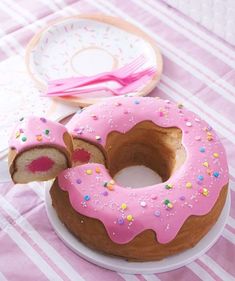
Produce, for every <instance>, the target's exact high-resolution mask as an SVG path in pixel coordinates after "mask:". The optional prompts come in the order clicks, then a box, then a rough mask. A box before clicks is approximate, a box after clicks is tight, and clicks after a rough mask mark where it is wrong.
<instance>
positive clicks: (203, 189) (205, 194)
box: [199, 187, 209, 196]
mask: <svg viewBox="0 0 235 281" xmlns="http://www.w3.org/2000/svg"><path fill="white" fill-rule="evenodd" d="M199 192H200V193H201V194H202V195H204V196H208V194H209V191H208V189H207V188H205V187H203V188H200V189H199Z"/></svg>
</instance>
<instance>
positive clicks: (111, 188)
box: [107, 183, 114, 191]
mask: <svg viewBox="0 0 235 281" xmlns="http://www.w3.org/2000/svg"><path fill="white" fill-rule="evenodd" d="M107 187H108V190H110V191H112V190H114V186H113V185H112V184H110V183H108V184H107Z"/></svg>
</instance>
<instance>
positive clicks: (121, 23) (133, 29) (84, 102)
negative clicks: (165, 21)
mask: <svg viewBox="0 0 235 281" xmlns="http://www.w3.org/2000/svg"><path fill="white" fill-rule="evenodd" d="M71 19H74V20H76V19H88V20H95V21H99V22H103V23H106V24H110V25H113V26H115V27H118V28H120V29H123V30H125V31H127V32H129V33H132V34H134V35H137V36H139V37H141V38H142V39H144V40H145V41H147V42H148V43H149V44H150V46H151V48H152V49H153V51H154V52H155V56H156V63H157V66H158V71H157V73H156V74H155V75H154V76H153V77H152V79H151V80H150V81H149V82H148V83H147V84H146V86H145V87H144V88H143V89H142V90H141V91H140V92H138V94H137V95H136V96H146V95H147V94H149V93H150V92H151V91H152V90H153V89H154V88H155V87H156V85H157V84H158V82H159V80H160V77H161V75H162V71H163V59H162V54H161V52H160V49H159V47H158V46H157V43H156V42H155V40H154V39H153V38H152V37H151V36H149V35H148V34H147V33H145V32H144V31H143V30H141V29H140V28H139V27H137V26H135V25H134V24H132V23H130V22H128V21H126V20H124V19H122V18H119V17H113V16H109V15H106V14H101V13H87V14H79V15H73V16H69V17H62V18H59V19H56V20H53V21H51V22H49V24H47V25H46V26H45V27H44V28H42V29H41V30H39V31H38V32H37V33H36V34H35V35H34V36H33V37H32V38H31V40H30V41H29V43H28V45H27V46H26V51H25V64H26V69H27V72H28V74H29V75H30V77H31V79H32V80H33V81H34V83H35V84H36V86H37V87H38V88H39V89H40V90H41V91H44V90H45V89H46V87H45V84H44V83H42V82H41V81H40V80H39V79H37V77H36V75H34V74H33V71H32V70H31V66H30V58H31V57H30V55H31V52H32V50H33V49H34V48H35V47H36V46H37V44H38V43H39V41H40V39H41V37H42V36H43V34H44V32H45V31H47V30H49V29H50V28H51V27H52V26H53V25H57V24H60V23H63V22H65V21H67V20H71ZM55 99H56V100H59V101H62V102H65V103H69V104H73V105H78V106H81V107H85V106H89V105H91V104H94V103H97V102H102V101H103V100H105V99H106V98H79V99H78V98H63V97H57V98H55Z"/></svg>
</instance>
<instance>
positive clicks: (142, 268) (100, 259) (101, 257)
mask: <svg viewBox="0 0 235 281" xmlns="http://www.w3.org/2000/svg"><path fill="white" fill-rule="evenodd" d="M52 183H53V181H49V182H46V183H45V205H46V212H47V216H48V220H49V222H50V224H51V226H52V228H53V230H54V231H55V233H56V235H57V236H58V237H59V239H60V240H61V241H62V243H64V244H65V246H66V247H68V248H69V249H70V250H71V251H73V252H74V253H75V254H76V255H78V256H79V257H81V258H84V259H85V260H87V261H88V262H91V263H93V264H95V265H98V266H100V267H102V268H105V269H108V270H113V271H116V272H121V273H126V274H155V273H163V272H168V271H171V270H175V269H178V268H181V267H183V266H185V265H187V264H189V263H190V262H192V261H194V260H196V259H197V258H199V257H200V256H202V255H203V254H205V253H206V252H207V251H208V250H209V249H210V248H211V247H212V246H213V245H214V244H215V243H216V242H217V240H218V239H219V238H220V236H221V234H222V231H223V230H224V227H225V225H226V222H227V219H228V216H229V213H230V208H231V194H230V188H229V187H228V192H227V197H226V201H225V202H226V204H225V205H224V207H223V210H222V212H221V214H220V216H219V219H218V220H217V222H216V223H215V225H213V227H212V228H211V229H210V231H209V232H208V233H207V234H206V235H205V236H204V237H203V238H202V239H201V240H200V241H199V242H198V244H197V245H195V246H194V247H193V248H191V249H188V250H186V251H184V252H182V253H180V254H178V255H175V256H176V257H177V256H178V257H179V256H180V255H183V254H184V253H185V252H192V254H193V252H194V251H195V249H197V247H198V245H200V242H201V241H203V240H204V244H205V246H204V247H203V248H200V247H199V250H198V251H197V252H196V254H195V253H194V254H193V255H191V256H189V257H188V258H187V259H186V260H184V261H182V260H179V261H176V262H175V263H173V265H171V266H169V265H167V262H168V261H169V259H170V258H171V257H169V258H165V259H163V260H161V261H150V262H149V261H148V262H133V261H129V262H128V261H126V260H124V259H121V258H118V257H115V256H108V255H105V254H102V253H100V252H97V251H95V250H93V249H90V248H89V247H87V246H86V245H84V244H83V243H82V242H80V241H79V240H78V239H77V238H76V237H75V236H74V235H73V234H72V233H71V232H69V230H68V229H67V228H66V226H65V225H64V224H62V222H61V221H60V219H59V217H58V216H57V213H56V211H55V209H54V208H53V206H52V204H51V196H50V188H51V186H52ZM53 217H55V219H56V221H53ZM218 224H219V225H218ZM55 225H56V226H55ZM215 227H217V228H219V229H218V230H217V231H214V232H216V233H215V234H214V236H213V237H212V238H213V239H212V241H210V239H211V237H210V235H211V233H212V231H213V229H215ZM59 228H62V229H63V232H64V234H66V236H67V235H68V236H69V238H70V239H71V238H72V241H75V243H76V244H78V245H79V247H81V249H82V250H80V251H78V250H77V248H76V249H75V247H73V245H72V244H73V242H71V241H69V242H68V241H67V240H66V239H65V238H64V236H63V235H64V234H63V235H62V234H61V233H60V231H59V230H58V229H59ZM205 240H206V241H207V243H205ZM209 241H210V242H209ZM208 242H209V243H208ZM85 252H86V253H85ZM175 256H173V257H175ZM107 260H111V261H113V262H111V263H108V262H107ZM160 262H163V265H160V266H161V269H159V268H157V266H159V263H160ZM119 263H121V265H119ZM164 263H165V264H164ZM136 265H138V266H136Z"/></svg>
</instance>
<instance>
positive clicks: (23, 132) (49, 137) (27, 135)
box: [9, 117, 67, 152]
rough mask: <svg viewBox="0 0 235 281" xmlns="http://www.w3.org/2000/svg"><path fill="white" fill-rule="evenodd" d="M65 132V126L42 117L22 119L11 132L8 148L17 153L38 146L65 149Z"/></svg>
mask: <svg viewBox="0 0 235 281" xmlns="http://www.w3.org/2000/svg"><path fill="white" fill-rule="evenodd" d="M65 132H67V130H66V128H65V126H63V125H61V124H59V123H56V122H53V121H50V120H47V119H46V118H43V117H41V118H40V117H28V118H27V119H24V118H22V119H21V120H20V121H19V123H18V124H17V126H16V128H15V129H14V131H13V134H12V136H11V138H10V141H9V146H10V148H15V149H16V151H17V152H21V151H24V150H27V149H29V148H33V147H35V146H40V145H49V146H58V147H66V145H65V143H64V140H63V136H64V133H65Z"/></svg>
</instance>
